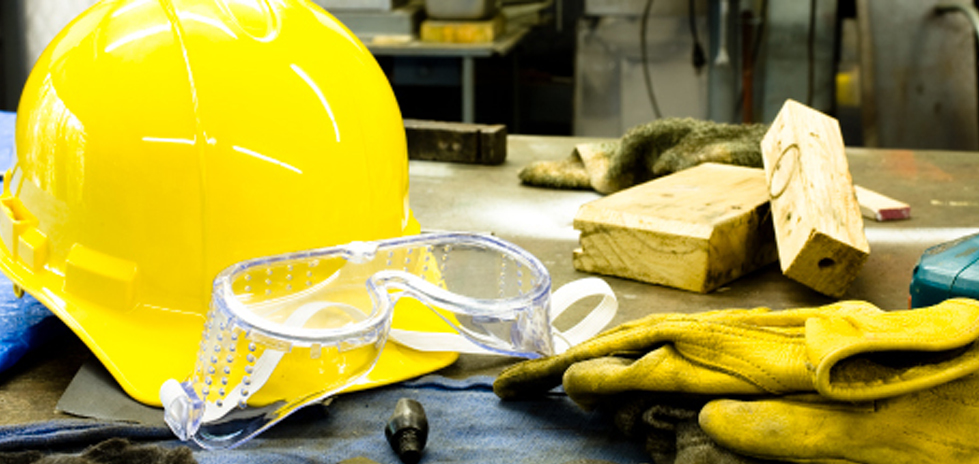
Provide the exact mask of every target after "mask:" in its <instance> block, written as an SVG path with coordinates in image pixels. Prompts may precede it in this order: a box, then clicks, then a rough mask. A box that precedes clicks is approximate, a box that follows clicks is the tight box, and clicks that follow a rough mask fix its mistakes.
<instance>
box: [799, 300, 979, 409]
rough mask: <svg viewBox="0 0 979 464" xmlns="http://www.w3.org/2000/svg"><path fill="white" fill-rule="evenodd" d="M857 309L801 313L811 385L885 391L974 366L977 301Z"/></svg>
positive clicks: (844, 391) (845, 396)
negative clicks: (810, 314)
mask: <svg viewBox="0 0 979 464" xmlns="http://www.w3.org/2000/svg"><path fill="white" fill-rule="evenodd" d="M840 304H841V305H864V304H866V303H858V302H843V303H840ZM868 306H869V305H868ZM856 309H857V310H856V311H852V312H850V311H845V312H844V313H846V315H842V317H813V318H810V319H808V320H807V321H806V344H807V348H808V350H809V359H810V363H811V366H810V368H811V369H814V371H815V372H814V383H815V387H816V390H817V391H818V392H819V393H820V394H821V395H823V396H825V397H827V398H831V399H834V400H840V401H868V400H875V399H880V398H887V397H892V396H897V395H902V394H905V393H911V392H915V391H919V390H924V389H927V388H931V387H934V386H936V385H941V384H944V383H946V382H949V381H951V380H955V379H957V378H960V377H963V376H965V375H968V374H971V373H973V372H976V371H977V370H979V343H977V340H979V302H977V301H974V300H969V299H955V300H948V301H945V302H942V303H940V304H938V305H935V306H931V307H927V308H918V309H914V310H907V311H892V312H882V311H881V312H879V313H874V312H873V311H867V310H866V308H856ZM813 366H814V367H813Z"/></svg>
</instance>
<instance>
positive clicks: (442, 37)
mask: <svg viewBox="0 0 979 464" xmlns="http://www.w3.org/2000/svg"><path fill="white" fill-rule="evenodd" d="M505 30H506V19H505V18H504V16H503V15H502V14H499V15H496V16H495V17H494V18H493V19H487V20H485V21H443V20H438V19H426V20H425V21H422V27H421V32H420V34H419V35H420V36H421V40H422V41H423V42H443V43H488V42H492V41H494V40H496V38H497V37H499V36H501V35H503V32H504V31H505Z"/></svg>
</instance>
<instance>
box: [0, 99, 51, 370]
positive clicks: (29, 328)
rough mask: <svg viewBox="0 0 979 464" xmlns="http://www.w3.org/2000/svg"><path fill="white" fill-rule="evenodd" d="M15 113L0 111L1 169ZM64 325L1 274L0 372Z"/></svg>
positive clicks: (9, 160)
mask: <svg viewBox="0 0 979 464" xmlns="http://www.w3.org/2000/svg"><path fill="white" fill-rule="evenodd" d="M15 119H16V114H15V113H9V112H6V111H0V172H3V171H6V170H7V168H8V167H10V166H11V164H13V160H14V156H15V154H14V121H15ZM64 333H67V329H66V328H65V327H64V325H63V324H62V323H61V321H59V320H58V319H57V318H56V317H54V315H53V314H52V313H51V311H48V309H47V308H45V307H44V306H43V305H42V304H41V303H39V302H38V301H37V300H35V299H34V298H33V297H31V296H30V295H25V296H24V298H22V299H18V298H17V297H16V296H14V292H13V287H12V286H11V284H10V281H9V280H7V278H6V277H4V276H3V275H2V274H0V373H2V372H3V371H5V370H7V369H8V368H10V366H13V365H14V364H16V363H17V361H18V360H19V359H20V358H21V357H23V356H24V354H26V353H27V352H28V351H30V349H31V348H33V347H35V346H38V345H40V344H42V343H44V341H46V340H47V339H49V338H51V337H52V336H54V335H58V334H64Z"/></svg>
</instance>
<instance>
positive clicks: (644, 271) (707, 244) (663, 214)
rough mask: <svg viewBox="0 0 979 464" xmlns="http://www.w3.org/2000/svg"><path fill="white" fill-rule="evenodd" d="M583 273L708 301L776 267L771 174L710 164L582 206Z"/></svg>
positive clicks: (577, 223)
mask: <svg viewBox="0 0 979 464" xmlns="http://www.w3.org/2000/svg"><path fill="white" fill-rule="evenodd" d="M574 227H575V229H578V230H580V231H581V238H580V241H581V249H579V250H575V252H574V267H575V269H578V270H580V271H585V272H595V273H600V274H606V275H614V276H619V277H625V278H629V279H635V280H640V281H643V282H649V283H654V284H660V285H666V286H670V287H676V288H682V289H685V290H691V291H695V292H702V293H706V292H709V291H711V290H714V289H716V288H718V287H720V286H722V285H724V284H726V283H728V282H730V281H732V280H734V279H736V278H738V277H740V276H741V275H744V274H746V273H748V272H751V271H753V270H755V269H757V268H759V267H761V266H764V265H766V264H769V263H772V262H774V261H775V260H776V257H777V253H776V250H775V238H774V230H773V228H772V222H771V215H770V214H769V209H768V189H767V184H766V182H765V174H764V171H762V170H761V169H757V168H746V167H740V166H730V165H723V164H714V163H705V164H702V165H700V166H697V167H694V168H690V169H687V170H684V171H680V172H678V173H675V174H671V175H668V176H665V177H660V178H658V179H655V180H652V181H649V182H646V183H644V184H640V185H637V186H635V187H631V188H628V189H626V190H622V191H620V192H618V193H615V194H612V195H609V196H607V197H604V198H601V199H598V200H595V201H593V202H590V203H587V204H585V205H583V206H582V207H581V208H580V209H579V210H578V214H577V215H576V216H575V219H574Z"/></svg>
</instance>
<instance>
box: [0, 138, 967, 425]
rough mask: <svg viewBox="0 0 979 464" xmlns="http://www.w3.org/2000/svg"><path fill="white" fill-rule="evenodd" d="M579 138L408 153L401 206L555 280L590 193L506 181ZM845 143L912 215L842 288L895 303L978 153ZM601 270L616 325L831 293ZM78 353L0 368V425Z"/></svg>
mask: <svg viewBox="0 0 979 464" xmlns="http://www.w3.org/2000/svg"><path fill="white" fill-rule="evenodd" d="M582 141H583V139H576V138H570V137H538V136H510V138H509V155H508V159H507V162H506V163H504V164H503V165H500V166H476V165H462V164H447V163H438V162H425V161H412V162H411V187H410V188H411V190H410V191H411V205H412V208H413V210H414V212H415V215H416V217H417V218H418V220H419V221H420V222H421V224H422V227H423V228H424V229H451V230H471V231H483V232H492V233H494V234H496V235H497V236H499V237H502V238H504V239H507V240H510V241H512V242H514V243H516V244H518V245H520V246H522V247H524V248H526V249H527V250H529V251H530V252H532V253H534V254H535V255H536V256H538V257H539V258H540V259H541V260H542V261H543V262H544V263H545V265H546V266H547V267H548V269H549V270H550V272H551V276H552V279H553V281H554V284H555V287H557V286H560V285H561V284H564V283H567V282H569V281H571V280H574V279H576V278H580V277H585V276H586V274H584V273H580V272H577V271H575V270H574V268H573V266H572V263H571V253H572V250H574V249H575V248H576V247H577V234H576V232H575V231H574V229H573V228H572V220H573V218H574V215H575V212H576V211H577V209H578V207H579V206H580V205H582V204H584V203H586V202H588V201H591V200H594V199H597V198H599V195H598V194H597V193H594V192H590V191H566V190H565V191H562V190H549V189H540V188H533V187H527V186H522V185H520V183H519V181H518V179H517V172H518V171H519V170H520V168H521V167H523V166H525V165H526V164H528V163H529V162H531V161H534V160H541V159H554V160H557V159H563V158H565V157H567V156H568V154H569V153H570V152H571V149H572V147H573V145H574V144H575V143H580V142H582ZM847 153H848V157H849V163H850V170H851V173H852V176H853V179H854V181H855V182H856V183H857V184H860V185H862V186H864V187H867V188H870V189H872V190H875V191H878V192H880V193H883V194H885V195H888V196H891V197H894V198H897V199H900V200H902V201H904V202H906V203H909V204H910V205H911V216H912V218H911V219H909V220H904V221H894V222H888V223H877V222H873V221H866V222H865V228H866V232H867V236H868V239H869V241H870V246H871V254H870V259H869V260H868V262H867V264H866V265H865V267H864V268H863V270H862V272H861V273H860V275H859V277H858V278H857V279H856V281H855V282H854V284H853V285H852V287H851V288H850V290H849V291H848V292H847V294H846V298H848V299H862V300H867V301H870V302H872V303H875V304H877V305H878V306H881V307H882V308H884V309H903V308H907V307H908V284H909V282H910V279H911V272H912V269H913V267H914V265H915V263H916V262H917V260H918V257H919V256H920V255H921V253H922V252H923V251H924V250H925V249H926V248H927V247H929V246H932V245H935V244H937V243H940V242H943V241H947V240H950V239H953V238H956V237H959V236H963V235H966V234H969V233H972V232H975V231H976V230H979V190H977V189H979V153H966V152H937V151H906V150H867V149H848V150H847ZM606 280H607V281H608V282H609V283H610V284H611V285H612V287H613V288H614V289H615V291H616V293H617V295H618V297H619V302H620V310H619V313H618V315H617V316H616V319H615V320H614V321H613V323H616V324H617V323H621V322H623V321H626V320H630V319H634V318H637V317H640V316H642V315H645V314H648V313H652V312H696V311H703V310H710V309H720V308H732V307H755V306H768V307H771V308H775V309H783V308H791V307H799V306H806V305H819V304H824V303H829V302H830V301H832V300H831V299H830V298H828V297H825V296H823V295H820V294H817V293H815V292H814V291H812V290H809V289H808V288H806V287H804V286H802V285H801V284H798V283H796V282H794V281H792V280H790V279H788V278H786V277H784V276H783V275H782V274H781V271H780V269H779V267H778V265H777V264H773V265H770V266H768V267H766V268H764V269H762V270H759V271H756V272H754V273H752V274H749V275H747V276H745V277H742V278H740V279H738V280H736V281H733V282H731V283H730V284H728V285H726V286H725V287H723V288H722V289H720V290H718V291H715V292H713V293H710V294H697V293H691V292H688V291H683V290H675V289H671V288H665V287H658V286H654V285H649V284H644V283H640V282H635V281H629V280H623V279H618V278H613V277H609V278H607V279H606ZM572 312H573V311H572ZM558 325H559V326H561V325H562V323H561V321H558ZM88 356H89V355H88V352H87V349H86V348H85V346H84V345H83V344H81V343H80V342H78V341H77V340H76V339H73V337H68V338H66V339H65V340H63V341H59V342H55V343H52V344H50V345H49V346H47V347H46V348H45V349H42V350H38V351H37V352H35V353H34V354H32V355H30V356H28V357H27V358H25V359H23V360H22V361H21V362H20V363H19V364H18V365H17V366H15V367H14V369H12V370H11V371H9V372H7V373H5V374H3V375H2V377H0V424H19V423H25V422H33V421H41V420H49V419H55V418H64V417H65V415H64V414H60V413H55V412H54V406H55V403H56V402H57V400H58V398H59V396H60V395H61V392H62V391H63V390H64V389H65V387H66V386H67V385H68V383H69V382H70V380H71V378H72V377H73V376H74V374H75V372H76V371H77V369H78V367H79V366H80V365H81V364H82V363H83V361H84V360H85V359H86V358H87V357H88ZM512 362H513V360H511V359H508V358H495V357H475V356H463V357H462V358H460V360H459V361H458V362H457V363H456V364H454V365H452V366H450V367H448V368H446V369H445V370H444V371H442V372H441V373H442V374H444V375H446V376H449V377H455V378H459V377H465V376H468V375H471V374H489V375H493V374H495V373H496V372H498V371H499V369H500V368H502V367H503V366H505V365H508V364H510V363H512Z"/></svg>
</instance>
